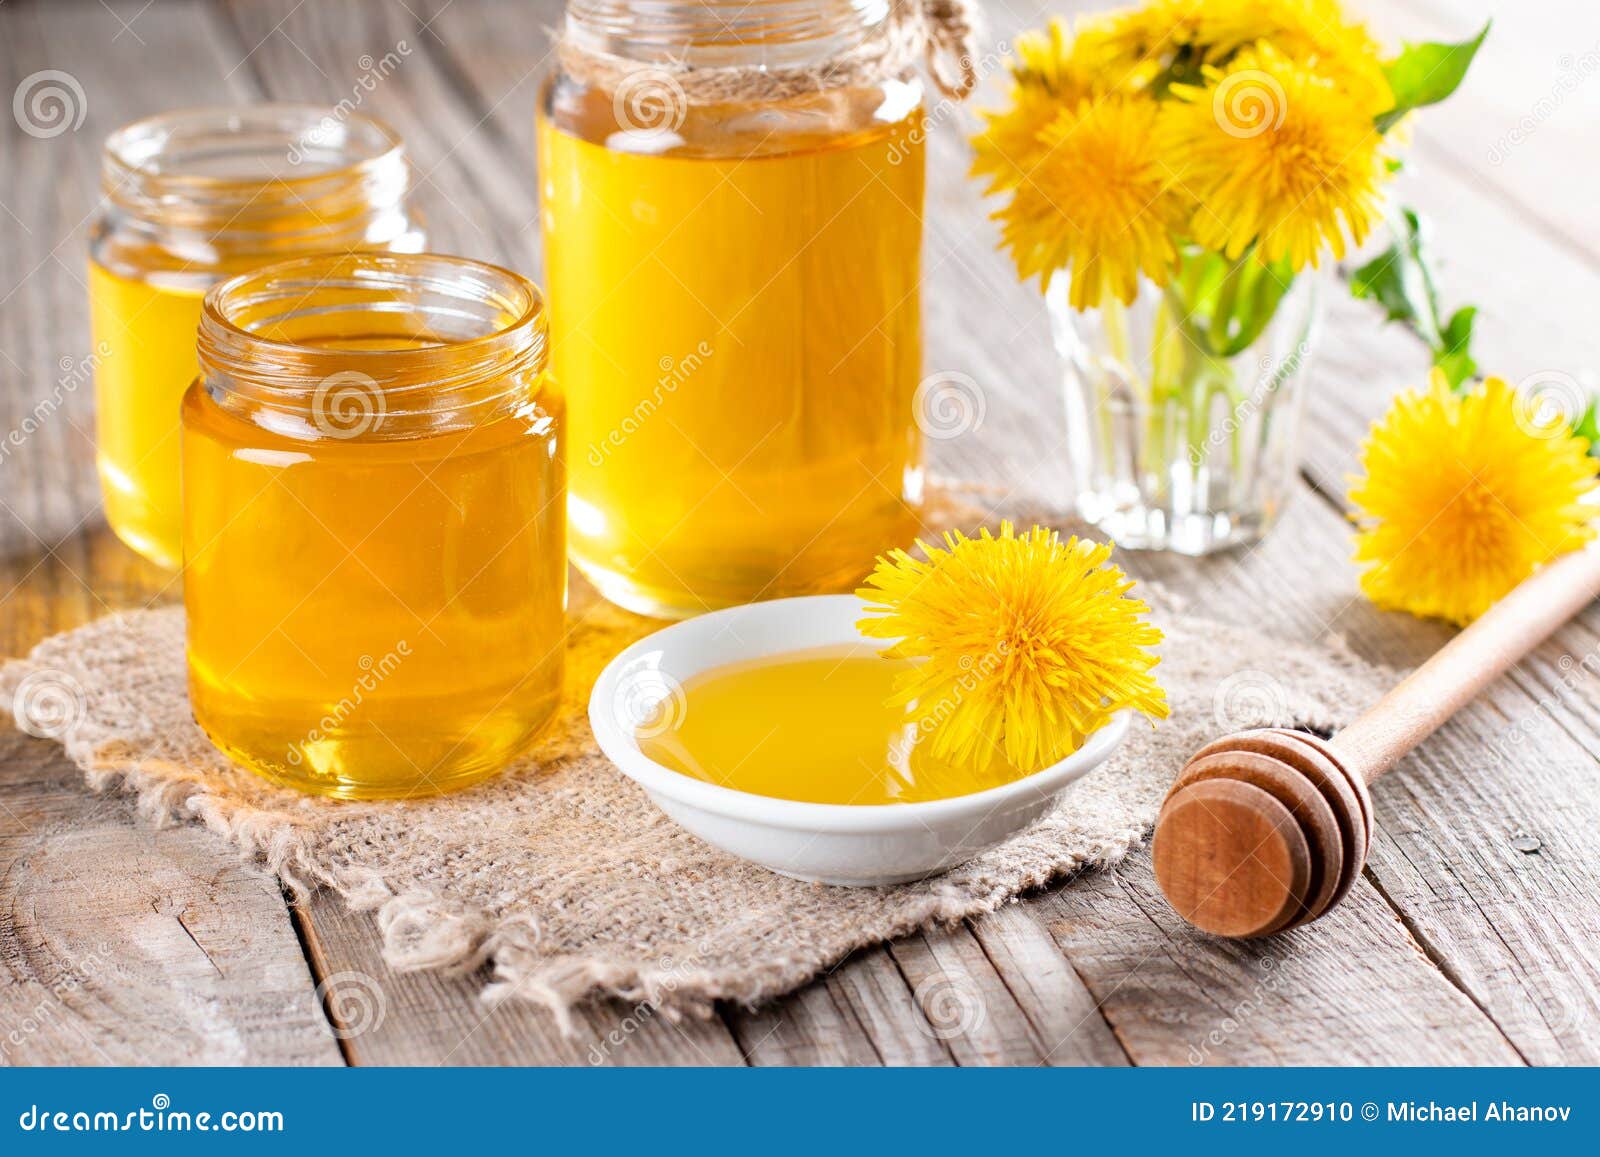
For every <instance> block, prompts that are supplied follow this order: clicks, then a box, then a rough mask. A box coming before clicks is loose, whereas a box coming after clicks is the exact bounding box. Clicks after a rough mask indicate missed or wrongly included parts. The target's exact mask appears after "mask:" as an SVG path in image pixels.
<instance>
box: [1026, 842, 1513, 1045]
mask: <svg viewBox="0 0 1600 1157" xmlns="http://www.w3.org/2000/svg"><path fill="white" fill-rule="evenodd" d="M1039 906H1040V907H1041V908H1042V909H1044V910H1045V911H1047V912H1049V913H1051V914H1052V916H1053V919H1051V920H1050V924H1049V927H1050V930H1051V932H1052V933H1053V934H1054V935H1055V937H1056V940H1057V942H1058V943H1059V944H1060V945H1061V947H1062V951H1064V952H1065V953H1066V955H1067V957H1068V958H1069V959H1070V960H1072V961H1073V964H1074V966H1075V967H1076V968H1078V970H1079V971H1080V973H1082V975H1083V976H1084V978H1085V980H1086V981H1087V983H1088V984H1089V988H1090V990H1091V991H1092V992H1093V993H1094V995H1095V998H1096V999H1097V1000H1098V1001H1099V1002H1100V1005H1101V1008H1102V1009H1103V1010H1104V1011H1105V1013H1106V1015H1107V1017H1108V1018H1109V1019H1110V1021H1111V1024H1112V1025H1113V1027H1114V1028H1115V1029H1116V1031H1117V1036H1118V1037H1119V1038H1120V1039H1121V1041H1122V1042H1123V1044H1124V1046H1125V1047H1126V1048H1127V1049H1128V1051H1129V1053H1130V1054H1132V1055H1133V1056H1134V1057H1136V1058H1138V1059H1139V1061H1140V1062H1141V1063H1143V1064H1165V1065H1240V1064H1246V1065H1264V1064H1288V1065H1303V1064H1333V1065H1345V1064H1363V1065H1367V1064H1385V1065H1393V1064H1408V1065H1432V1064H1439V1065H1462V1064H1516V1063H1518V1060H1519V1058H1518V1055H1517V1053H1516V1051H1515V1050H1514V1049H1512V1047H1511V1046H1510V1045H1509V1044H1508V1043H1507V1041H1506V1040H1505V1038H1504V1037H1503V1036H1502V1035H1501V1034H1500V1032H1499V1030H1498V1029H1496V1027H1495V1025H1494V1024H1493V1023H1492V1022H1490V1021H1489V1020H1488V1018H1486V1017H1485V1016H1484V1015H1483V1014H1482V1013H1481V1012H1480V1011H1479V1010H1478V1008H1477V1007H1476V1006H1475V1005H1473V1004H1472V1003H1471V1002H1470V1001H1469V1000H1467V998H1466V997H1465V996H1464V995H1462V994H1461V993H1460V992H1459V991H1457V990H1456V989H1454V988H1453V987H1451V986H1450V985H1449V984H1448V983H1446V982H1445V981H1444V980H1443V979H1442V978H1441V977H1440V976H1439V974H1438V973H1437V972H1436V971H1435V970H1434V969H1433V968H1432V967H1431V966H1430V965H1429V964H1428V962H1427V961H1426V960H1425V959H1424V958H1423V957H1422V955H1421V953H1420V952H1419V951H1418V950H1417V948H1416V946H1415V944H1413V943H1412V941H1411V939H1410V937H1409V936H1407V935H1406V932H1405V929H1404V928H1403V927H1402V926H1401V924H1400V921H1399V919H1398V918H1397V917H1396V915H1395V913H1394V910H1393V909H1392V908H1390V907H1389V905H1388V904H1387V903H1386V902H1385V901H1384V900H1383V898H1382V897H1380V896H1379V895H1378V894H1377V893H1376V892H1374V891H1373V890H1372V889H1371V888H1370V887H1367V886H1364V885H1363V886H1362V887H1361V888H1359V889H1358V890H1357V891H1356V892H1355V893H1353V894H1352V895H1351V897H1350V899H1349V900H1348V901H1347V902H1346V903H1345V904H1344V905H1343V906H1342V907H1341V908H1340V909H1339V910H1338V911H1337V912H1335V913H1332V914H1330V915H1329V916H1328V917H1327V918H1326V919H1324V920H1323V921H1321V922H1319V923H1318V924H1317V925H1316V927H1315V928H1306V929H1301V930H1299V931H1296V932H1292V933H1289V934H1287V935H1284V936H1277V937H1273V938H1271V939H1268V940H1265V941H1259V942H1255V941H1222V940H1216V939H1212V938H1210V937H1206V936H1202V935H1201V934H1199V933H1197V932H1195V931H1194V930H1193V929H1192V928H1190V927H1189V926H1188V925H1187V924H1184V923H1183V921H1182V920H1180V919H1179V918H1178V917H1177V916H1176V915H1175V914H1174V913H1173V912H1172V910H1171V909H1170V908H1168V907H1167V905H1166V903H1165V901H1163V900H1162V898H1161V895H1160V893H1159V892H1158V891H1157V890H1156V887H1155V880H1154V878H1153V877H1152V876H1151V874H1150V866H1149V857H1148V856H1139V857H1137V858H1136V859H1134V860H1133V861H1131V862H1130V864H1129V866H1128V868H1127V869H1125V870H1123V871H1120V872H1117V873H1114V874H1110V873H1099V874H1096V875H1094V876H1091V877H1087V878H1085V879H1084V880H1082V881H1080V882H1079V883H1078V884H1077V885H1075V886H1074V887H1072V888H1067V889H1063V890H1062V891H1060V892H1057V893H1055V894H1054V895H1052V896H1050V897H1048V898H1046V899H1044V900H1042V901H1041V902H1040V905H1039Z"/></svg>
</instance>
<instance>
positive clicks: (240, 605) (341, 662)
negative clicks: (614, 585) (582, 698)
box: [182, 255, 566, 798]
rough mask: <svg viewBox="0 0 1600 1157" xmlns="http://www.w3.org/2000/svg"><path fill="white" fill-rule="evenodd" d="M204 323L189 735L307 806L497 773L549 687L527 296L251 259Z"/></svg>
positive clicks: (320, 264)
mask: <svg viewBox="0 0 1600 1157" xmlns="http://www.w3.org/2000/svg"><path fill="white" fill-rule="evenodd" d="M206 311H207V312H206V316H205V318H204V320H203V322H202V332H201V345H200V357H201V363H202V367H203V374H202V378H201V380H200V381H198V382H196V383H195V385H194V386H193V387H192V388H191V389H190V390H189V391H188V393H187V394H186V395H185V398H184V401H183V411H182V423H183V436H182V442H183V479H184V486H185V490H186V500H185V504H184V534H183V538H184V549H185V556H186V561H185V567H184V597H185V602H186V605H187V609H188V653H189V686H190V697H191V700H192V704H193V708H194V712H195V717H196V719H197V720H198V721H199V722H200V724H201V725H202V726H203V727H204V728H205V729H206V731H207V733H208V734H209V735H210V736H211V737H212V739H213V740H214V741H215V742H216V743H217V744H218V746H219V747H221V748H222V749H223V750H224V751H226V752H227V753H228V754H229V755H231V756H233V757H234V758H235V759H236V760H238V761H240V762H241V763H243V764H245V765H246V766H248V767H250V768H251V769H253V770H255V771H257V772H259V773H261V774H263V775H266V776H268V777H269V778H272V779H274V780H277V781H279V782H283V783H287V784H289V785H291V786H294V787H297V788H300V789H303V790H307V791H312V792H317V793H319V794H325V795H333V796H342V797H350V798H375V797H393V796H409V795H417V794H427V793H431V792H435V791H442V790H447V789H450V788H454V787H459V786H462V785H464V784H467V783H470V782H473V781H474V780H477V779H481V778H482V777H484V776H485V775H488V774H491V773H493V772H494V771H496V770H498V769H500V768H501V767H503V766H504V765H505V764H506V762H507V761H508V760H510V759H511V758H512V757H513V756H515V755H516V754H517V753H518V752H520V751H522V750H523V749H525V748H526V747H527V746H528V745H529V743H530V742H531V740H532V739H533V738H534V737H535V736H536V735H537V734H538V732H539V731H540V730H541V728H543V727H544V725H545V724H546V723H547V722H548V721H549V719H550V718H551V716H552V714H553V713H554V711H555V709H556V706H557V703H558V700H559V697H560V691H561V670H562V646H563V613H564V607H565V599H566V558H565V490H564V477H563V473H564V471H563V454H562V428H563V415H562V407H561V402H560V399H559V398H558V397H555V396H554V395H553V394H551V393H550V392H548V391H547V390H546V389H545V374H544V362H545V345H544V343H545V324H544V317H543V304H542V301H541V300H540V298H539V295H538V293H537V291H536V290H535V289H534V288H533V286H531V285H530V284H528V283H527V282H525V281H523V279H521V278H518V277H516V276H515V275H513V274H510V273H507V272H505V271H504V270H499V269H495V268H494V267H492V266H485V265H480V264H478V263H475V262H468V261H463V260H460V259H455V258H440V257H431V256H420V257H404V258H402V257H381V256H377V255H370V256H357V257H349V258H344V259H336V258H322V259H313V260H310V261H305V262H297V263H289V264H285V265H279V266H273V267H269V268H268V269H266V270H264V271H262V272H261V273H259V274H253V275H248V276H246V277H243V278H240V279H236V280H235V281H232V282H229V283H227V284H225V285H223V286H221V287H219V288H218V289H217V290H216V291H214V292H213V293H212V295H211V296H210V297H209V298H208V301H207V307H206Z"/></svg>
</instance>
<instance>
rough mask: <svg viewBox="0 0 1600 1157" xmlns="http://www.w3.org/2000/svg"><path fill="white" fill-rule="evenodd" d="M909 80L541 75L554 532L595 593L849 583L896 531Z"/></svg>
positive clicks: (912, 183) (918, 193)
mask: <svg viewBox="0 0 1600 1157" xmlns="http://www.w3.org/2000/svg"><path fill="white" fill-rule="evenodd" d="M625 7H628V9H629V12H630V13H631V14H633V15H638V10H637V9H636V8H633V7H631V6H625ZM684 7H685V6H682V5H679V6H676V7H675V8H674V11H678V10H680V9H683V8H684ZM758 7H759V6H758ZM571 13H572V10H571V9H569V28H570V27H571V21H572V15H571ZM683 19H684V20H692V19H695V17H694V16H693V14H692V13H690V14H686V15H684V16H683ZM711 31H713V32H714V31H715V29H712V30H711ZM732 50H733V49H732V48H729V49H728V51H732ZM920 102H921V89H920V86H919V85H917V84H916V83H914V82H909V81H908V82H901V81H894V82H890V83H888V84H887V85H885V86H883V87H881V88H873V89H871V90H870V91H863V90H854V89H851V90H839V91H834V92H829V93H825V94H821V95H818V96H815V97H809V98H805V99H797V100H794V101H788V102H783V103H780V104H773V105H761V104H726V105H717V106H710V107H705V106H699V105H696V106H693V107H687V108H682V109H678V110H676V115H670V114H671V112H672V110H670V109H669V110H668V113H669V117H668V119H666V120H665V122H664V123H659V124H643V125H641V124H638V123H630V120H629V114H628V109H627V108H626V106H625V104H624V103H623V102H622V100H621V94H617V93H609V92H605V91H599V90H595V89H591V88H584V87H583V86H581V85H578V84H576V83H575V82H572V81H570V80H568V79H566V78H563V77H557V78H556V79H555V81H554V82H553V83H552V85H551V86H550V88H549V90H548V91H547V93H546V97H545V101H544V107H543V110H542V114H541V118H540V125H539V134H538V138H539V164H540V180H541V192H542V204H543V232H544V244H545V282H546V286H547V288H548V289H549V292H550V300H551V326H552V331H551V332H552V335H553V343H552V344H553V352H552V359H553V360H552V366H553V368H554V372H555V376H556V378H557V380H558V382H559V383H560V387H561V389H562V391H563V393H564V394H565V395H566V397H567V399H568V405H569V420H570V427H571V435H572V455H571V471H572V476H571V492H570V509H571V523H572V553H573V558H574V561H575V562H576V563H577V564H578V566H579V567H581V568H582V569H583V571H584V572H585V573H586V574H587V575H588V576H589V577H590V578H591V579H593V580H594V581H595V582H596V584H597V585H598V586H599V587H600V589H601V590H602V591H603V592H604V593H605V594H606V595H608V596H609V597H610V598H612V599H613V600H615V601H617V602H620V603H622V604H623V605H625V606H628V607H631V608H633V609H636V610H641V611H644V612H646V613H651V614H661V615H685V614H693V613H697V612H699V611H703V610H707V609H710V608H715V607H721V606H727V605H730V604H735V603H741V602H747V601H751V600H755V599H762V598H774V597H779V596H786V595H797V594H809V593H817V592H824V591H837V590H842V589H847V588H848V587H849V586H850V585H851V584H853V583H854V582H855V581H856V580H858V579H859V578H861V577H862V575H863V574H864V573H865V572H866V571H867V570H868V569H869V568H870V566H871V563H872V560H873V558H874V556H875V555H876V554H877V553H878V552H879V551H881V550H883V549H885V548H886V547H888V546H890V545H895V544H898V543H900V542H902V541H904V540H906V539H907V537H908V535H909V534H910V532H911V530H912V527H913V525H914V510H915V507H916V506H917V504H918V502H919V501H920V498H921V486H922V438H921V434H920V432H919V430H918V428H917V426H916V423H915V422H914V420H913V399H914V395H915V393H916V390H917V385H918V381H919V379H920V377H921V320H920V297H919V291H918V282H919V278H920V273H921V267H920V250H921V243H922V201H923V181H924V171H923V170H924V158H923V153H922V145H921V134H920V133H919V132H917V131H915V130H916V124H917V122H918V120H919V118H920V113H921V103H920Z"/></svg>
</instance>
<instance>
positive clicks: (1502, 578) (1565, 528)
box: [1350, 370, 1600, 626]
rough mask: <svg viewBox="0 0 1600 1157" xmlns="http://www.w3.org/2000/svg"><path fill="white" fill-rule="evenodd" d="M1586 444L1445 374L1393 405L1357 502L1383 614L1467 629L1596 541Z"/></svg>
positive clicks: (1365, 455)
mask: <svg viewBox="0 0 1600 1157" xmlns="http://www.w3.org/2000/svg"><path fill="white" fill-rule="evenodd" d="M1588 449H1589V444H1588V442H1587V441H1586V440H1585V439H1583V438H1580V437H1576V436H1574V435H1573V434H1571V433H1570V431H1569V430H1568V427H1567V425H1566V423H1565V422H1564V421H1562V420H1561V419H1560V418H1559V417H1555V416H1551V417H1550V418H1549V419H1548V420H1546V419H1545V418H1544V417H1543V416H1542V415H1540V414H1537V413H1531V412H1530V411H1529V407H1528V405H1527V404H1526V403H1525V402H1524V401H1523V400H1522V399H1520V398H1519V397H1518V396H1517V394H1516V391H1514V390H1513V389H1512V388H1511V387H1510V386H1508V385H1507V384H1506V383H1505V382H1503V381H1501V380H1500V379H1499V378H1490V379H1489V380H1488V381H1487V382H1485V383H1484V384H1483V386H1481V387H1480V388H1478V389H1476V390H1474V391H1472V392H1471V393H1468V394H1464V395H1463V394H1457V393H1453V392H1452V391H1451V389H1450V387H1449V383H1448V382H1447V381H1446V380H1445V376H1444V374H1443V373H1441V372H1440V371H1438V370H1435V371H1434V372H1433V378H1432V381H1431V383H1430V386H1429V388H1428V390H1427V391H1426V392H1422V393H1417V392H1412V393H1407V394H1403V395H1401V396H1400V397H1398V398H1396V399H1395V401H1394V404H1393V405H1392V406H1391V407H1390V408H1389V411H1388V413H1387V414H1385V415H1384V416H1383V417H1382V418H1381V419H1379V420H1378V422H1377V423H1376V424H1374V426H1373V428H1372V432H1371V434H1370V435H1368V438H1367V441H1366V443H1365V444H1364V445H1363V447H1362V452H1361V466H1362V469H1363V471H1364V474H1365V476H1364V477H1362V478H1359V479H1356V480H1355V482H1356V484H1355V487H1354V488H1353V489H1352V490H1351V491H1350V502H1351V504H1352V505H1354V506H1355V507H1356V508H1357V509H1358V511H1359V513H1358V514H1357V515H1356V518H1355V521H1356V523H1357V526H1358V527H1359V533H1358V534H1357V536H1356V555H1355V557H1356V560H1357V561H1358V562H1362V563H1368V564H1370V566H1369V567H1368V569H1367V570H1366V571H1365V572H1364V573H1363V574H1362V576H1361V589H1362V590H1363V591H1364V592H1365V593H1366V595H1367V597H1368V598H1370V599H1371V600H1372V601H1373V602H1374V603H1376V604H1377V605H1378V606H1380V607H1383V608H1384V609H1386V610H1399V611H1409V612H1410V613H1411V614H1413V615H1420V616H1424V617H1434V618H1441V619H1448V620H1449V621H1450V622H1452V623H1457V624H1460V625H1463V626H1464V625H1465V624H1467V623H1469V622H1471V621H1472V620H1473V619H1475V618H1477V617H1478V616H1479V615H1481V614H1483V612H1484V611H1486V610H1488V609H1489V607H1490V606H1491V605H1492V604H1493V603H1494V602H1495V600H1497V599H1499V598H1500V597H1501V596H1503V595H1504V594H1506V593H1507V592H1508V591H1510V590H1511V588H1512V587H1514V586H1516V585H1517V584H1518V583H1519V582H1521V581H1522V580H1523V579H1525V578H1527V577H1528V575H1530V574H1532V573H1533V571H1534V570H1535V569H1536V568H1537V567H1539V566H1540V565H1541V564H1543V563H1545V562H1548V561H1549V560H1550V559H1552V558H1555V557H1556V556H1558V555H1561V554H1565V553H1566V552H1567V551H1570V550H1574V549H1576V548H1577V547H1579V546H1581V545H1583V544H1584V543H1585V542H1587V541H1588V540H1589V539H1591V538H1592V537H1594V527H1593V526H1592V525H1591V519H1592V518H1593V517H1594V514H1595V508H1594V507H1592V506H1590V505H1588V504H1586V503H1583V502H1582V501H1580V499H1581V498H1582V496H1583V495H1584V494H1586V493H1587V492H1588V491H1590V490H1591V489H1592V488H1593V486H1594V484H1595V472H1596V467H1597V465H1600V463H1596V461H1595V460H1594V459H1593V458H1591V457H1589V454H1588Z"/></svg>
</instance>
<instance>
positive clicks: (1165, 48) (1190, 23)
mask: <svg viewBox="0 0 1600 1157" xmlns="http://www.w3.org/2000/svg"><path fill="white" fill-rule="evenodd" d="M1217 2H1218V0H1151V3H1148V4H1144V5H1141V6H1140V7H1138V8H1126V9H1121V10H1119V11H1116V12H1111V13H1109V14H1107V15H1106V16H1105V17H1104V20H1105V32H1104V35H1103V40H1104V49H1103V53H1104V58H1105V59H1107V60H1114V61H1116V62H1118V63H1119V64H1121V65H1122V66H1123V67H1124V68H1135V67H1143V68H1149V69H1151V70H1152V71H1153V72H1155V73H1162V72H1166V71H1167V70H1168V69H1171V68H1173V67H1174V66H1175V65H1177V64H1178V62H1179V59H1180V58H1181V57H1184V56H1186V55H1188V56H1196V57H1198V56H1199V55H1201V54H1202V53H1203V48H1202V45H1204V43H1205V39H1204V38H1205V36H1206V31H1205V30H1206V27H1207V25H1208V23H1209V18H1208V14H1207V9H1208V8H1209V7H1211V6H1213V5H1215V4H1216V3H1217Z"/></svg>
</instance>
